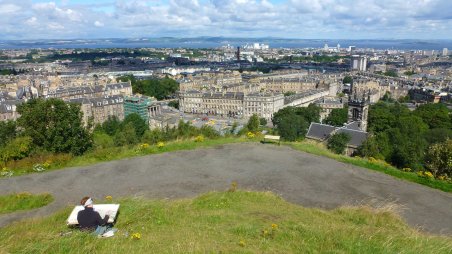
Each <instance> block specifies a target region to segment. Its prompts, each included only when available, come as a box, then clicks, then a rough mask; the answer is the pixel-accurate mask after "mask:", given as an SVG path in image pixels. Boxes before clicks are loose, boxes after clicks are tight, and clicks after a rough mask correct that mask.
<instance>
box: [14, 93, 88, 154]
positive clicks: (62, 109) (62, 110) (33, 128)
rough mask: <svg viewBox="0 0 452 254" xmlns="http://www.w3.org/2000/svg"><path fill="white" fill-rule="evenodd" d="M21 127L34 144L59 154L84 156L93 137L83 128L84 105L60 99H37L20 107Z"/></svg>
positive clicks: (19, 121) (19, 122)
mask: <svg viewBox="0 0 452 254" xmlns="http://www.w3.org/2000/svg"><path fill="white" fill-rule="evenodd" d="M17 111H18V113H19V114H20V115H21V116H20V118H19V119H18V125H19V126H20V127H21V128H22V130H23V133H24V135H25V136H29V137H31V138H32V140H33V144H34V145H35V146H38V147H42V148H44V149H45V150H47V151H50V152H56V153H72V154H75V155H80V154H83V153H84V152H85V151H86V150H87V149H88V148H90V147H91V146H92V136H91V134H90V133H89V132H88V131H87V130H86V129H85V128H84V127H83V121H82V112H81V111H80V105H78V104H73V103H70V104H67V103H65V102H64V101H62V100H59V99H48V100H43V99H33V100H30V101H28V102H26V103H23V104H21V105H19V106H18V109H17Z"/></svg>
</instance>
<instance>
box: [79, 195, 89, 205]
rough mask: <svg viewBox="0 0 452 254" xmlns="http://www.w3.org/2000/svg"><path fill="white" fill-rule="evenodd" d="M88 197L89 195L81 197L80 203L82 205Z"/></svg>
mask: <svg viewBox="0 0 452 254" xmlns="http://www.w3.org/2000/svg"><path fill="white" fill-rule="evenodd" d="M88 199H89V197H83V198H82V200H80V204H81V205H83V206H84V205H85V203H86V201H87V200H88Z"/></svg>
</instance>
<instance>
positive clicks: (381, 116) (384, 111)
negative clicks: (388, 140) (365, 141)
mask: <svg viewBox="0 0 452 254" xmlns="http://www.w3.org/2000/svg"><path fill="white" fill-rule="evenodd" d="M391 108H392V106H391V105H390V104H387V103H382V102H379V103H377V104H375V105H372V106H370V109H369V117H368V124H369V131H371V132H383V131H386V130H388V129H390V128H392V127H393V126H394V125H395V123H396V120H397V118H396V116H395V115H394V113H393V112H392V111H391Z"/></svg>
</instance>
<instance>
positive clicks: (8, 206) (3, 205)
mask: <svg viewBox="0 0 452 254" xmlns="http://www.w3.org/2000/svg"><path fill="white" fill-rule="evenodd" d="M52 201H53V197H52V195H50V194H47V193H44V194H38V195H33V194H30V193H28V192H21V193H14V194H9V195H1V196H0V214H5V213H12V212H18V211H25V210H31V209H34V208H39V207H43V206H46V205H48V204H49V203H51V202H52Z"/></svg>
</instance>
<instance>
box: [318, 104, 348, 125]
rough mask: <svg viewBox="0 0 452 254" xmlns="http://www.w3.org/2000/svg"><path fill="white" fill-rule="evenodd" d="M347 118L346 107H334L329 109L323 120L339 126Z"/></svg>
mask: <svg viewBox="0 0 452 254" xmlns="http://www.w3.org/2000/svg"><path fill="white" fill-rule="evenodd" d="M347 119H348V107H344V108H335V109H333V110H331V113H330V115H329V116H328V117H327V118H325V120H324V122H325V123H326V124H329V125H333V126H337V127H341V126H343V125H344V123H346V122H347Z"/></svg>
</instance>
